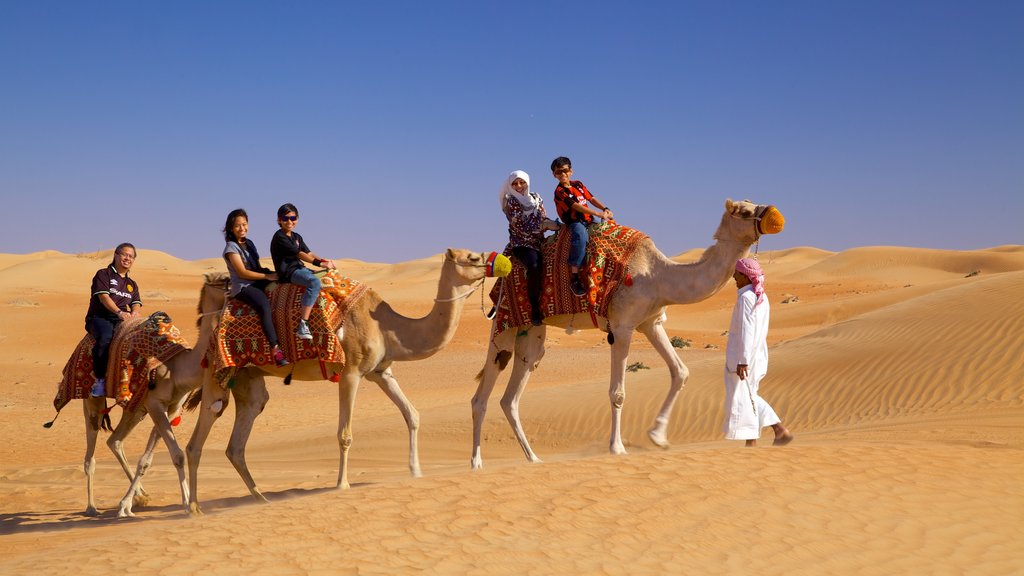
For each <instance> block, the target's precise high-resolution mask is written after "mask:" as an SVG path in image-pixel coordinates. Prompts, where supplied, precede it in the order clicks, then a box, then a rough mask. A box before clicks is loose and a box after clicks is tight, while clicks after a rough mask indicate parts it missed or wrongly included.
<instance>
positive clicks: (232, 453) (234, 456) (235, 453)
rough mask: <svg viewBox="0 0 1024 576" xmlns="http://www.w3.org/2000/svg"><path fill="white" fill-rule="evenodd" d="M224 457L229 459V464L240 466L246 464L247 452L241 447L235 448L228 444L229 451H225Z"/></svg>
mask: <svg viewBox="0 0 1024 576" xmlns="http://www.w3.org/2000/svg"><path fill="white" fill-rule="evenodd" d="M224 455H225V456H227V457H228V462H231V463H232V464H235V465H238V464H241V463H243V462H245V450H244V449H242V447H241V446H234V445H232V444H228V448H227V450H225V451H224Z"/></svg>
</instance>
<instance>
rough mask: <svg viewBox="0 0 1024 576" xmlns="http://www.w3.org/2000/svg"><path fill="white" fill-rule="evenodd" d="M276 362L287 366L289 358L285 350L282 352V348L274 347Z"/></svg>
mask: <svg viewBox="0 0 1024 576" xmlns="http://www.w3.org/2000/svg"><path fill="white" fill-rule="evenodd" d="M274 364H277V365H278V366H287V365H288V359H287V358H285V357H284V352H281V349H280V348H275V349H274Z"/></svg>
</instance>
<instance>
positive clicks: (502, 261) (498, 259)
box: [487, 252, 512, 278]
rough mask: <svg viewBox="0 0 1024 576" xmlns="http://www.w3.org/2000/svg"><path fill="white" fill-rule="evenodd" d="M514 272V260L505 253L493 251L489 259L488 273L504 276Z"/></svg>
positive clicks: (494, 275) (499, 276) (492, 275)
mask: <svg viewBox="0 0 1024 576" xmlns="http://www.w3.org/2000/svg"><path fill="white" fill-rule="evenodd" d="M511 273H512V261H511V260H509V258H508V256H505V255H504V254H498V253H497V252H491V256H490V258H488V259H487V275H488V276H491V277H494V278H504V277H505V276H508V275H509V274H511Z"/></svg>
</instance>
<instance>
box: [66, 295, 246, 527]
mask: <svg viewBox="0 0 1024 576" xmlns="http://www.w3.org/2000/svg"><path fill="white" fill-rule="evenodd" d="M226 288H227V286H226V284H225V283H224V282H214V283H212V284H211V278H210V276H209V275H208V276H207V278H206V282H205V283H204V285H203V288H202V291H201V292H200V295H199V306H198V308H199V309H200V310H202V309H204V308H209V307H211V306H215V305H216V303H217V302H218V301H220V302H223V300H224V294H225V291H226ZM214 319H215V318H214V317H213V316H212V315H207V316H201V317H200V319H199V340H198V342H199V343H200V345H197V346H196V347H195V348H193V349H191V350H186V351H184V352H181V353H180V354H177V355H176V356H174V357H172V358H171V359H170V360H168V361H166V362H165V363H164V364H163V365H162V366H160V367H158V368H156V370H155V374H154V383H155V385H156V386H155V388H154V389H152V390H149V391H148V392H147V393H146V398H145V401H144V402H142V403H141V404H140V405H139V406H138V408H136V409H134V410H130V411H129V410H125V411H124V412H123V413H122V414H121V419H120V421H118V423H117V426H115V427H114V430H113V432H112V433H111V435H110V437H109V438H108V439H107V446H108V447H109V448H110V450H111V451H112V452H113V453H114V457H115V458H116V459H117V461H118V463H120V464H121V469H122V470H124V473H125V475H126V476H128V480H129V481H130V482H131V485H130V486H129V488H128V491H127V492H126V493H125V495H124V497H123V498H122V499H121V502H120V506H119V508H118V513H117V515H118V517H125V516H133V515H134V514H133V513H132V506H133V505H138V506H144V505H145V504H146V503H148V502H149V494H148V493H146V491H145V489H143V487H142V477H143V475H144V474H145V473H146V470H148V469H149V467H150V465H151V464H152V463H153V451H154V450H155V448H156V444H157V441H158V440H159V439H163V441H164V444H166V445H167V451H168V452H169V453H170V456H171V462H172V463H173V464H174V467H175V468H176V469H177V471H178V483H179V485H180V486H181V499H182V505H183V506H184V507H185V509H186V510H187V509H188V500H189V498H188V484H187V483H186V482H185V454H184V452H183V451H182V450H181V448H180V447H179V446H178V442H177V440H176V439H175V437H174V430H173V428H172V426H171V420H173V419H174V418H175V417H177V416H178V415H179V414H180V413H181V407H182V404H183V403H184V402H185V398H186V397H187V396H188V394H189V392H191V391H193V390H195V389H196V388H198V387H199V385H200V384H201V383H202V378H203V370H202V368H200V366H199V361H200V358H201V356H202V354H203V352H204V350H203V348H204V347H203V346H202V345H201V343H205V342H206V341H207V338H208V337H209V335H210V331H211V329H212V326H213V321H214ZM82 406H83V411H84V413H85V490H86V498H87V505H86V509H85V514H86V515H87V516H98V515H99V512H98V511H97V509H96V502H95V499H94V495H93V474H94V473H95V471H96V458H95V454H96V438H97V436H98V435H99V430H100V428H101V424H102V421H103V418H104V414H103V410H104V409H105V408H106V401H105V399H104V398H85V399H84V400H83V401H82ZM147 413H148V414H149V415H150V418H151V419H152V420H153V431H152V432H151V433H150V435H149V441H148V442H147V443H146V449H145V451H144V452H143V454H142V456H141V457H140V458H139V463H138V465H137V468H136V471H135V473H134V474H133V473H132V470H131V467H130V465H129V464H128V459H127V458H126V457H125V455H124V441H125V439H126V438H127V437H128V435H129V434H130V433H131V432H132V430H134V429H135V427H136V426H137V425H138V424H139V423H140V422H142V420H143V419H144V418H145V417H146V414H147Z"/></svg>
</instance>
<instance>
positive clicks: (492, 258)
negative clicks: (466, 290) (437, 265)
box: [441, 248, 512, 286]
mask: <svg viewBox="0 0 1024 576" xmlns="http://www.w3.org/2000/svg"><path fill="white" fill-rule="evenodd" d="M441 270H442V275H449V276H450V277H451V279H452V282H453V283H454V285H456V286H458V285H467V284H473V283H475V282H478V281H481V280H483V279H484V278H485V277H487V276H497V277H501V276H507V275H508V273H509V272H511V271H512V262H511V261H510V260H509V259H508V257H506V256H505V255H503V254H498V253H497V252H489V253H488V252H470V251H469V250H461V249H456V248H449V249H448V250H447V251H446V252H445V254H444V264H443V265H442V268H441Z"/></svg>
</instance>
